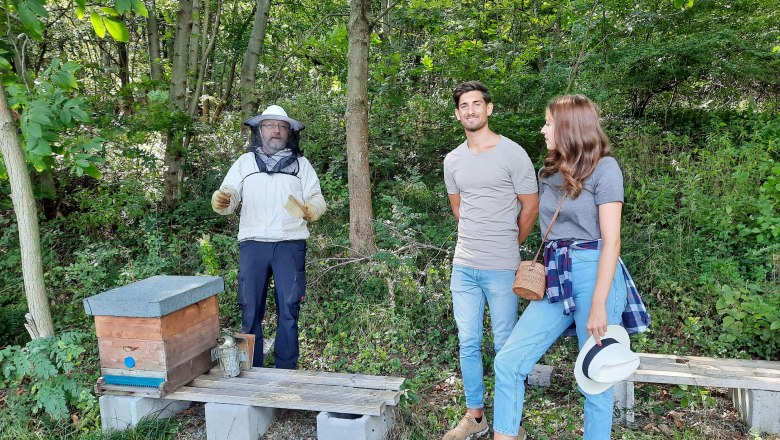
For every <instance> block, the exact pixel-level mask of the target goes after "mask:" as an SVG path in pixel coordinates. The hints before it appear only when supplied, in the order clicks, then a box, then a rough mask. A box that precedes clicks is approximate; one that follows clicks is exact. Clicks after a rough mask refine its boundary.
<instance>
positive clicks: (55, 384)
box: [0, 331, 97, 427]
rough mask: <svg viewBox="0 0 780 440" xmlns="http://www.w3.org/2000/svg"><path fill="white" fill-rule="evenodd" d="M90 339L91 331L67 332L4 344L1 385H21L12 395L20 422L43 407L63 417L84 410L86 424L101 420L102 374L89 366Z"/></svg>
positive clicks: (0, 361)
mask: <svg viewBox="0 0 780 440" xmlns="http://www.w3.org/2000/svg"><path fill="white" fill-rule="evenodd" d="M90 342H91V344H94V339H93V338H92V336H90V335H89V334H86V333H82V332H77V331H76V332H64V333H62V334H60V335H59V336H58V337H56V338H54V337H50V338H41V339H35V340H33V341H30V342H29V343H27V345H26V346H24V347H20V346H10V347H6V348H4V349H2V350H0V373H1V374H2V376H0V387H2V388H6V389H12V390H15V391H14V392H13V393H9V394H7V395H6V400H5V406H6V407H7V409H8V411H9V413H10V414H11V415H12V416H13V417H14V418H16V419H17V420H18V421H19V422H20V423H25V422H27V421H29V420H30V418H31V417H33V416H35V415H37V414H39V413H41V412H45V413H46V414H47V415H48V416H50V417H52V418H54V419H57V420H63V419H68V418H69V417H70V416H71V414H73V413H78V414H79V415H80V417H79V418H80V420H81V422H80V423H81V424H83V425H84V426H85V427H88V426H89V425H90V424H94V423H96V420H97V400H96V399H95V396H94V395H93V394H92V389H91V383H93V382H94V380H95V379H96V378H97V377H96V376H95V375H90V374H89V373H88V372H87V371H85V368H84V367H85V366H86V365H85V362H86V361H87V360H88V359H89V357H88V356H94V352H92V353H89V352H88V351H87V348H86V347H85V345H86V344H87V343H90ZM91 344H90V345H91Z"/></svg>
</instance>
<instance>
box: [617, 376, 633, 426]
mask: <svg viewBox="0 0 780 440" xmlns="http://www.w3.org/2000/svg"><path fill="white" fill-rule="evenodd" d="M612 390H613V391H612V392H613V393H614V396H615V409H616V410H617V417H615V423H619V424H621V425H631V424H633V423H634V382H629V381H623V382H618V383H616V384H615V385H613V386H612Z"/></svg>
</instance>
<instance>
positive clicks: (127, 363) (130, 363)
mask: <svg viewBox="0 0 780 440" xmlns="http://www.w3.org/2000/svg"><path fill="white" fill-rule="evenodd" d="M125 367H127V368H133V367H135V359H134V358H133V357H132V356H128V357H126V358H125Z"/></svg>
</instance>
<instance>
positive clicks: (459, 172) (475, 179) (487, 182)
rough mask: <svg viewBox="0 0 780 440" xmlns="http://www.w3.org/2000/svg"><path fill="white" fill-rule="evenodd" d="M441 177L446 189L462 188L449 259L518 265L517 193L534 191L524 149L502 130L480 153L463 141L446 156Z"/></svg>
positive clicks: (469, 263) (462, 262) (462, 263)
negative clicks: (492, 144) (490, 146)
mask: <svg viewBox="0 0 780 440" xmlns="http://www.w3.org/2000/svg"><path fill="white" fill-rule="evenodd" d="M444 183H445V184H446V186H447V193H448V194H460V221H459V222H458V243H457V245H456V246H455V257H454V258H453V264H457V265H460V266H467V267H473V268H476V269H487V270H515V269H517V265H518V264H520V251H519V245H518V243H517V234H518V228H517V215H518V214H519V213H520V202H519V201H518V200H517V195H518V194H535V193H536V192H537V186H536V173H535V172H534V166H533V164H532V163H531V159H530V158H529V157H528V154H527V153H526V152H525V150H524V149H523V148H522V147H521V146H520V145H517V144H516V143H515V142H513V141H512V140H510V139H507V138H505V137H503V136H501V140H499V142H498V144H496V146H495V147H493V148H492V149H491V150H489V151H486V152H484V153H482V154H475V153H473V152H472V151H471V150H469V148H468V146H467V145H466V143H465V142H464V143H462V144H460V145H459V146H458V148H456V149H454V150H452V151H451V152H450V153H449V154H447V157H445V158H444Z"/></svg>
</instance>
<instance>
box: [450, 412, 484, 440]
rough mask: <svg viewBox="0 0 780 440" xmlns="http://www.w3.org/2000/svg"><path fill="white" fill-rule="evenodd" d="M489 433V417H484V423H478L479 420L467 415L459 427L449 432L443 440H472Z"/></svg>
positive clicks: (461, 420)
mask: <svg viewBox="0 0 780 440" xmlns="http://www.w3.org/2000/svg"><path fill="white" fill-rule="evenodd" d="M487 432H488V424H487V417H485V415H484V414H483V415H482V421H481V422H479V423H477V420H476V419H475V418H474V416H472V415H471V414H469V413H466V415H465V416H463V418H462V419H460V422H458V426H456V427H454V428H453V429H451V430H449V431H448V432H447V433H446V434H444V437H442V440H471V439H474V438H477V437H482V436H483V435H485V434H487Z"/></svg>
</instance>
